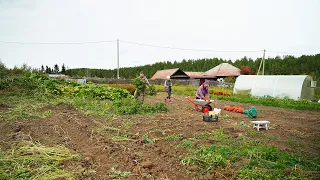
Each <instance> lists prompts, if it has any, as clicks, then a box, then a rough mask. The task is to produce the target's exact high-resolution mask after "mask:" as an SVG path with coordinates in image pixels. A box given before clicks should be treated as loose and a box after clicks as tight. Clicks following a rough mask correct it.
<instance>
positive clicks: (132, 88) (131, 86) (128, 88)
mask: <svg viewBox="0 0 320 180" xmlns="http://www.w3.org/2000/svg"><path fill="white" fill-rule="evenodd" d="M107 86H109V87H116V88H122V89H126V90H127V91H129V92H130V94H131V95H133V94H134V91H135V90H136V87H135V86H134V85H131V84H107Z"/></svg>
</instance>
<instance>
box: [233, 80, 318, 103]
mask: <svg viewBox="0 0 320 180" xmlns="http://www.w3.org/2000/svg"><path fill="white" fill-rule="evenodd" d="M314 84H316V83H315V82H314V81H312V77H311V76H307V75H270V76H269V75H266V76H262V75H241V76H239V77H238V78H237V80H236V83H235V85H234V89H233V93H234V94H246V93H249V94H251V95H253V96H260V97H263V96H271V97H278V98H285V97H287V98H290V99H295V100H298V99H308V100H313V98H314V87H313V85H314Z"/></svg>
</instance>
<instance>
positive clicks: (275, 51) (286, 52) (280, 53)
mask: <svg viewBox="0 0 320 180" xmlns="http://www.w3.org/2000/svg"><path fill="white" fill-rule="evenodd" d="M267 52H268V53H278V54H305V53H290V52H280V51H267Z"/></svg>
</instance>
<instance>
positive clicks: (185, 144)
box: [178, 139, 194, 148]
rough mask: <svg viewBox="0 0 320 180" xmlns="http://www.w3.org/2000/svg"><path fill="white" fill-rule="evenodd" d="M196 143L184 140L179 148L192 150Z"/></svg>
mask: <svg viewBox="0 0 320 180" xmlns="http://www.w3.org/2000/svg"><path fill="white" fill-rule="evenodd" d="M193 145H194V143H193V142H192V141H190V140H187V139H184V140H182V142H181V143H180V144H179V145H178V147H182V148H192V147H193Z"/></svg>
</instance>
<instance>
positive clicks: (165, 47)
mask: <svg viewBox="0 0 320 180" xmlns="http://www.w3.org/2000/svg"><path fill="white" fill-rule="evenodd" d="M120 42H123V43H127V44H134V45H138V46H147V47H154V48H163V49H174V50H183V51H207V52H208V51H211V52H262V51H263V50H254V51H241V50H239V51H232V50H225V51H224V50H214V49H190V48H176V47H169V46H159V45H151V44H142V43H136V42H130V41H121V40H120Z"/></svg>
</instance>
